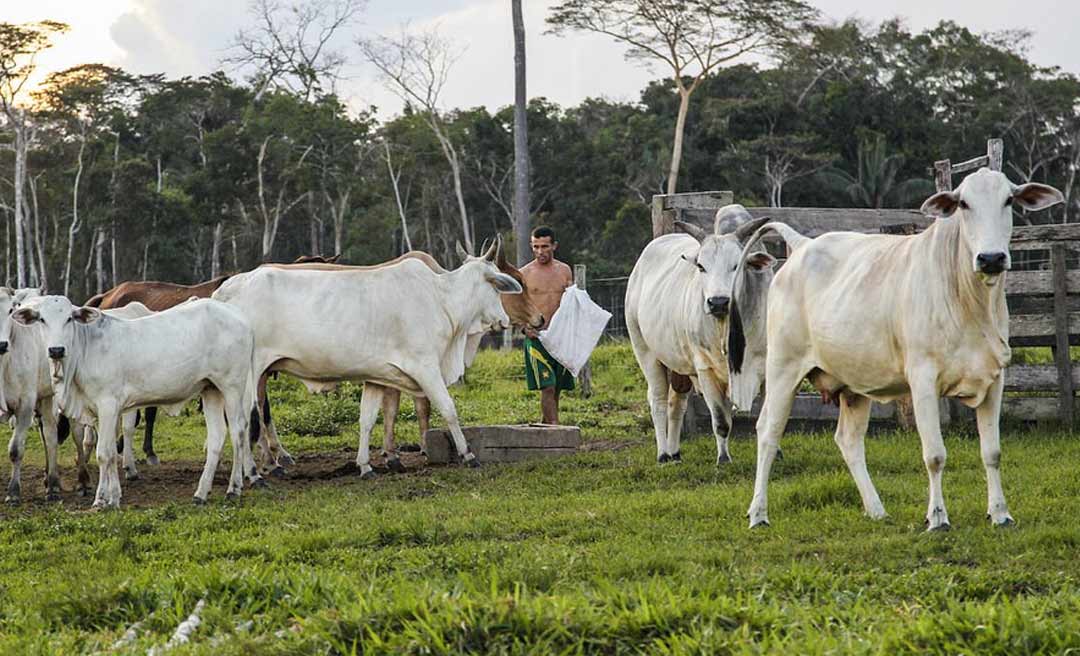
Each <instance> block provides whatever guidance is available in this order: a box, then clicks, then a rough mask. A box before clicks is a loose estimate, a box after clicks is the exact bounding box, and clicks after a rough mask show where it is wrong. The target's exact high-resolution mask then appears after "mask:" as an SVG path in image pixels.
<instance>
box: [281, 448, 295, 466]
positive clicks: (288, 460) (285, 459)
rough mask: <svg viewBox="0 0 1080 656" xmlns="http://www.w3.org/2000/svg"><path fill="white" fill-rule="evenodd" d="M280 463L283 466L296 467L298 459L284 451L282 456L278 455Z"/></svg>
mask: <svg viewBox="0 0 1080 656" xmlns="http://www.w3.org/2000/svg"><path fill="white" fill-rule="evenodd" d="M278 462H280V463H281V464H283V465H295V464H296V459H295V458H293V457H292V456H290V455H289V454H287V453H285V452H284V451H282V452H281V453H280V454H278Z"/></svg>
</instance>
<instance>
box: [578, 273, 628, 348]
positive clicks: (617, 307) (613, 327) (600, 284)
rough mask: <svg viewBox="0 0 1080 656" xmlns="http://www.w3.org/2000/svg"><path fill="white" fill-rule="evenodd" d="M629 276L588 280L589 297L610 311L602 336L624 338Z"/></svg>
mask: <svg viewBox="0 0 1080 656" xmlns="http://www.w3.org/2000/svg"><path fill="white" fill-rule="evenodd" d="M629 279H630V278H629V276H621V277H618V278H594V279H592V280H590V281H589V290H588V291H589V297H591V298H592V300H593V302H595V303H596V304H597V305H599V306H600V307H602V308H604V309H605V310H607V311H608V312H610V313H611V320H610V321H608V324H607V327H606V328H604V337H607V338H609V339H610V338H616V339H618V338H626V336H627V335H626V314H625V313H624V311H623V310H624V304H625V302H626V300H625V299H626V281H627V280H629Z"/></svg>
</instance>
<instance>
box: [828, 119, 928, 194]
mask: <svg viewBox="0 0 1080 656" xmlns="http://www.w3.org/2000/svg"><path fill="white" fill-rule="evenodd" d="M887 153H888V150H887V147H886V145H885V135H883V134H880V133H878V132H873V131H864V132H863V134H862V135H861V138H860V139H859V153H858V163H857V165H856V168H855V175H851V174H850V173H848V172H847V171H844V170H842V169H830V170H827V171H823V172H822V178H823V179H824V180H825V181H826V183H827V185H828V186H829V187H831V188H832V189H834V190H836V191H839V192H841V193H843V194H844V195H845V196H847V199H848V201H849V202H850V203H851V204H852V205H854V206H855V207H870V208H874V209H881V208H883V207H885V206H886V205H887V204H889V202H890V201H891V202H892V204H894V205H895V206H900V207H903V206H905V205H907V204H908V203H909V202H910V201H911V200H912V199H913V198H918V197H921V196H924V195H927V194H932V193H933V192H934V185H933V184H932V183H931V182H930V181H929V180H927V179H925V178H909V179H907V180H902V181H898V180H897V175H898V173H899V172H900V170H901V168H902V167H903V164H904V158H903V156H902V155H896V154H893V155H889V154H887Z"/></svg>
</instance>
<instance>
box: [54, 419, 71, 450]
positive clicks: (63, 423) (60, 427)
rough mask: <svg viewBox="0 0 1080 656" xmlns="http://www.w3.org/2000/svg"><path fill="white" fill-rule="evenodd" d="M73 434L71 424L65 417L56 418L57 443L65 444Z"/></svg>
mask: <svg viewBox="0 0 1080 656" xmlns="http://www.w3.org/2000/svg"><path fill="white" fill-rule="evenodd" d="M70 434H71V422H70V421H68V418H67V417H66V416H64V415H60V416H59V417H57V418H56V443H57V444H63V443H64V440H66V439H67V438H68V435H70Z"/></svg>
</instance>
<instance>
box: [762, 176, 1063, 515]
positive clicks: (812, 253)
mask: <svg viewBox="0 0 1080 656" xmlns="http://www.w3.org/2000/svg"><path fill="white" fill-rule="evenodd" d="M1062 200H1063V197H1062V195H1061V192H1059V191H1058V190H1057V189H1054V188H1053V187H1048V186H1046V185H1042V184H1036V183H1029V184H1023V185H1014V184H1012V183H1011V182H1009V180H1008V178H1006V177H1005V176H1004V175H1003V174H1001V173H999V172H994V171H990V170H988V169H981V170H979V171H978V172H976V173H974V174H972V175H970V176H968V177H967V178H966V179H964V181H963V182H962V183H961V184H960V186H959V187H958V188H957V189H956V190H955V191H947V192H941V193H938V194H935V195H933V196H931V197H930V198H929V199H927V200H926V202H924V203H923V205H922V211H923V213H924V214H927V215H932V216H939V217H943V218H939V219H938V220H937V221H935V222H934V223H933V224H932V225H931V226H930V227H929V228H928V229H927V230H926V231H925V232H923V233H921V234H918V235H912V236H899V235H865V234H856V233H850V232H833V233H827V234H824V235H822V236H820V237H817V238H816V239H808V240H805V241H804V242H802V243H801V244H798V245H795V247H794V252H793V253H792V255H791V257H790V259H788V261H787V263H786V264H785V265H784V266H783V268H781V269H780V272H779V273H778V274H777V275H776V278H775V279H774V280H773V284H772V288H771V290H770V294H769V302H768V323H767V325H768V340H767V341H768V353H767V355H766V356H765V359H766V376H765V402H764V407H763V408H762V411H761V415H760V416H759V417H758V422H757V439H758V447H757V449H758V451H757V477H756V480H755V483H754V498H753V501H752V502H751V504H750V509H749V513H748V514H749V518H750V526H758V525H768V514H767V495H766V492H767V485H768V478H769V471H770V469H771V468H772V463H773V458H774V455H775V453H776V449H777V445H778V443H779V439H780V435H781V434H782V433H783V432H784V427H785V425H786V423H787V419H788V415H789V414H790V411H791V404H792V400H793V398H794V396H795V393H796V391H797V388H798V387H799V384H800V382H801V381H802V380H803V378H809V379H810V381H811V382H812V383H813V384H814V385H815V386H816V387H817V388H818V390H819V391H821V392H822V394H824V395H826V396H832V397H837V396H838V397H839V400H840V420H839V423H838V424H837V428H836V443H837V445H838V446H839V447H840V451H841V453H842V454H843V456H844V460H845V462H846V463H847V466H848V469H849V470H850V471H851V475H852V477H853V478H854V479H855V484H856V486H857V487H858V488H859V494H860V495H861V497H862V502H863V507H864V508H865V510H866V513H867V514H868V515H870V516H871V517H873V518H875V519H878V518H882V517H885V508H884V507H883V506H882V504H881V500H880V498H879V497H878V494H877V491H876V490H875V489H874V485H873V483H871V482H870V476H869V474H868V473H867V471H866V456H865V448H864V445H863V438H864V436H865V434H866V428H867V425H868V422H869V419H870V402H871V400H876V401H888V400H892V399H896V398H898V397H900V396H903V395H906V394H909V393H910V394H911V397H912V403H913V405H914V410H915V423H916V425H917V427H918V431H919V437H920V438H921V439H922V451H923V461H924V462H925V464H926V471H927V473H928V475H929V478H930V499H929V505H928V507H927V511H926V522H927V525H928V527H929V530H946V529H948V528H949V517H948V514H947V513H946V512H945V500H944V498H943V496H942V492H941V473H942V470H943V469H944V467H945V445H944V443H943V442H942V439H941V427H940V425H939V417H938V399H939V397H943V396H948V397H955V398H957V399H959V400H960V401H961V402H962V403H964V404H965V405H967V406H969V407H972V408H975V412H976V417H977V421H978V429H979V440H980V444H981V451H982V460H983V465H984V467H985V468H986V479H987V489H988V503H987V506H988V507H987V513H988V515H989V518H990V520H991V521H992V522H993V524H995V525H999V526H1003V525H1008V524H1012V523H1013V519H1012V517H1011V516H1010V515H1009V510H1008V507H1007V506H1006V504H1005V496H1004V494H1003V493H1002V490H1001V477H1000V474H999V471H998V463H999V460H1000V456H1001V449H1000V440H999V435H998V416H999V414H1000V410H1001V396H1002V389H1003V385H1004V376H1003V375H1002V370H1003V369H1004V367H1005V366H1006V365H1007V364H1008V362H1009V358H1010V356H1011V353H1010V351H1009V311H1008V308H1007V307H1006V305H1005V285H1004V284H1003V278H1004V277H1005V273H1004V272H1005V271H1006V270H1008V269H1009V267H1010V260H1009V239H1010V236H1011V234H1012V216H1013V207H1014V206H1019V207H1022V208H1024V209H1027V210H1040V209H1043V208H1045V207H1049V206H1051V205H1054V204H1055V203H1059V202H1061V201H1062Z"/></svg>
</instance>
